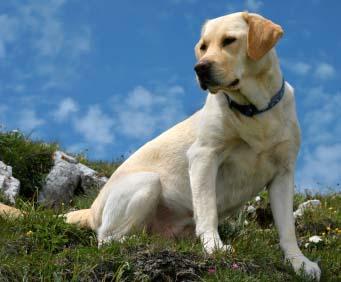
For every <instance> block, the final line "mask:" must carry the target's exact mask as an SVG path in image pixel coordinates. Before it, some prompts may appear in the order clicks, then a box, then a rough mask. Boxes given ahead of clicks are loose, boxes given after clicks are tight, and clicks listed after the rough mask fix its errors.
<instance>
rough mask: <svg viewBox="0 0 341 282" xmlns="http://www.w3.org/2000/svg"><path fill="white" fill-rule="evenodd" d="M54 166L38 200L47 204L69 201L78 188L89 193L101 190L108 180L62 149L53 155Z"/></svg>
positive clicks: (55, 204)
mask: <svg viewBox="0 0 341 282" xmlns="http://www.w3.org/2000/svg"><path fill="white" fill-rule="evenodd" d="M53 158H54V166H53V168H52V169H51V171H50V173H49V174H48V175H47V177H46V179H45V183H44V185H43V188H42V191H41V192H40V194H39V198H38V202H39V203H41V204H44V205H46V206H52V207H56V206H59V205H60V204H62V203H68V202H69V201H70V200H71V199H72V198H73V196H74V194H75V191H76V190H78V189H79V190H81V191H83V192H84V193H89V192H90V191H91V190H94V189H95V190H99V189H100V188H102V186H103V185H104V184H105V183H106V182H107V181H108V179H107V178H106V177H101V176H99V174H98V173H97V172H96V171H95V170H93V169H91V168H89V167H87V166H85V165H83V164H80V163H78V162H77V160H76V159H75V158H74V157H71V156H69V155H67V154H65V153H63V152H61V151H56V152H55V153H54V155H53Z"/></svg>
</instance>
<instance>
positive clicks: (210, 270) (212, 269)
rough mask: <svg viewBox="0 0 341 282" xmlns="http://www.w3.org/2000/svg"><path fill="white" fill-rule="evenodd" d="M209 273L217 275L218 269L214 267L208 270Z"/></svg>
mask: <svg viewBox="0 0 341 282" xmlns="http://www.w3.org/2000/svg"><path fill="white" fill-rule="evenodd" d="M207 272H208V273H215V272H216V269H215V267H214V266H212V267H210V268H209V269H207Z"/></svg>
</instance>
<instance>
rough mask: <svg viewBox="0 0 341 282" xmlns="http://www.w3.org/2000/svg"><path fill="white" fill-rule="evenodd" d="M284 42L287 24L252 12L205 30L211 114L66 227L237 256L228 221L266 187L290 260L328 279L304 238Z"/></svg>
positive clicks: (150, 155)
mask: <svg viewBox="0 0 341 282" xmlns="http://www.w3.org/2000/svg"><path fill="white" fill-rule="evenodd" d="M282 34H283V31H282V28H281V27H280V26H279V25H276V24H274V23H273V22H271V21H269V20H267V19H265V18H263V17H262V16H260V15H257V14H251V13H246V12H245V13H234V14H230V15H227V16H223V17H219V18H216V19H213V20H209V21H208V22H206V23H205V25H204V27H203V29H202V34H201V38H200V40H199V42H198V44H197V45H196V47H195V53H196V57H197V59H198V63H197V65H196V66H195V71H196V74H197V78H198V81H199V83H200V85H201V87H202V88H203V89H204V90H209V94H208V96H207V99H206V102H205V105H204V106H203V108H202V109H201V110H199V111H198V112H196V113H195V114H194V115H192V116H191V117H189V118H188V119H186V120H185V121H183V122H181V123H179V124H177V125H175V126H174V127H172V128H171V129H169V130H168V131H166V132H164V133H163V134H161V135H160V136H158V137H157V138H155V139H154V140H152V141H150V142H148V143H147V144H145V145H144V146H143V147H141V148H140V149H139V150H138V151H137V152H135V153H134V154H133V155H132V156H131V157H130V158H129V159H127V160H126V161H125V162H124V163H123V164H122V165H121V166H120V167H119V168H118V169H117V170H116V171H115V173H114V174H113V175H112V176H111V178H110V180H109V181H108V182H107V184H106V185H105V186H104V187H103V189H102V190H101V192H100V193H99V195H98V197H97V198H96V200H95V201H94V203H93V204H92V206H91V208H90V209H85V210H80V211H75V212H71V213H69V214H68V215H67V221H68V222H69V223H77V224H80V225H82V226H85V227H90V228H92V229H94V230H96V231H97V234H98V241H99V245H101V244H103V243H105V242H109V241H111V240H120V239H122V238H123V237H124V236H125V235H127V234H129V233H130V232H131V231H132V230H133V229H134V230H136V229H138V228H143V227H146V228H148V230H150V231H151V232H158V233H161V234H163V235H165V236H173V235H175V236H176V235H181V234H184V233H186V234H188V233H190V232H191V231H192V232H193V233H194V232H195V234H196V235H197V236H198V237H200V239H201V242H202V244H203V247H204V249H205V251H206V252H208V253H212V252H213V251H214V250H216V249H225V250H226V249H229V246H226V245H224V244H223V242H222V241H221V239H220V237H219V234H218V223H219V219H223V218H224V217H225V216H226V215H228V214H230V213H232V212H233V211H236V210H237V209H238V208H240V207H241V206H242V205H244V204H245V202H246V201H248V200H250V199H251V198H252V197H254V196H255V195H256V194H257V193H258V192H259V191H261V190H262V189H263V188H264V187H267V188H268V189H269V193H270V201H271V207H272V212H273V217H274V220H275V224H276V227H277V229H278V233H279V236H280V245H281V247H282V249H283V251H284V254H285V257H286V259H288V260H289V261H290V262H291V264H292V266H293V268H294V269H295V271H299V269H300V268H301V267H303V269H304V271H305V272H306V273H307V274H309V275H312V276H315V277H316V278H317V279H319V278H320V273H321V272H320V269H319V267H318V265H317V264H316V263H314V262H311V261H310V260H309V259H307V258H306V257H305V256H304V255H303V254H302V252H301V251H300V249H299V247H298V245H297V241H296V236H295V225H294V218H293V194H294V171H295V162H296V157H297V153H298V150H299V146H300V129H299V125H298V122H297V117H296V112H295V101H294V94H293V92H294V91H293V88H292V87H291V86H290V84H288V83H287V82H285V81H284V79H283V76H282V73H281V70H280V67H279V63H278V60H277V56H276V52H275V50H274V49H273V47H274V45H275V44H276V42H277V41H278V40H279V38H280V37H281V36H282Z"/></svg>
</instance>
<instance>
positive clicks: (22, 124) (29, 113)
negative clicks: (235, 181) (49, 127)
mask: <svg viewBox="0 0 341 282" xmlns="http://www.w3.org/2000/svg"><path fill="white" fill-rule="evenodd" d="M44 123H45V121H44V120H43V119H41V118H39V117H37V114H36V112H35V111H34V110H31V109H30V110H23V111H22V112H20V113H19V120H18V128H19V129H20V130H22V131H25V132H29V131H32V130H34V129H36V128H37V127H39V126H41V125H43V124H44Z"/></svg>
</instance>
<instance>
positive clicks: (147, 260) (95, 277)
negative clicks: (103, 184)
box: [0, 132, 341, 281]
mask: <svg viewBox="0 0 341 282" xmlns="http://www.w3.org/2000/svg"><path fill="white" fill-rule="evenodd" d="M56 149H60V148H59V145H58V144H45V143H43V142H39V141H32V140H30V138H28V137H26V136H24V135H22V134H21V133H19V132H9V133H4V132H3V133H0V160H1V161H3V162H5V163H6V164H8V165H11V166H12V167H13V176H14V177H16V178H18V179H19V180H20V182H21V185H22V186H21V192H20V196H19V198H18V199H17V201H16V206H17V207H18V208H20V209H22V210H23V211H24V212H25V216H24V217H22V218H20V219H16V220H10V219H8V218H1V217H0V258H1V259H0V281H21V280H23V281H309V279H308V278H306V277H303V276H296V275H295V274H294V272H293V271H292V270H291V268H290V267H289V266H285V265H284V264H283V257H282V252H281V251H280V248H279V245H278V235H277V232H276V230H275V229H274V226H273V222H272V217H271V212H270V207H269V202H268V195H267V192H266V191H264V192H262V193H261V194H260V200H259V201H256V200H253V201H251V202H250V203H248V204H249V205H252V206H254V207H255V212H253V213H249V212H247V210H246V209H243V210H241V211H240V212H239V213H238V214H236V215H235V216H233V217H231V218H229V219H228V220H226V221H225V223H224V224H222V225H221V226H220V233H221V235H222V238H223V240H225V241H226V242H229V243H230V244H232V245H233V247H234V248H235V252H234V253H233V254H222V253H217V254H216V255H214V256H211V257H208V256H206V255H205V254H204V253H203V252H202V248H201V245H200V244H199V242H198V240H196V239H181V238H179V239H176V240H166V239H164V238H160V237H158V236H150V235H147V234H146V233H144V232H142V233H138V234H136V235H132V236H130V237H129V238H127V240H125V241H124V242H122V243H112V244H110V245H108V246H105V247H103V248H101V249H98V248H97V241H96V236H95V233H94V232H91V231H87V230H82V229H79V228H77V227H76V226H71V225H68V224H66V223H64V222H63V219H62V218H60V217H56V216H55V215H56V214H61V213H64V212H67V211H68V210H69V209H71V208H77V209H78V208H84V207H89V206H90V204H91V202H92V200H93V198H94V197H95V196H96V192H95V191H94V192H93V193H89V194H87V195H84V194H79V195H77V196H76V197H75V198H74V199H73V200H72V201H70V202H69V203H65V204H64V205H62V206H61V207H60V209H59V210H52V209H47V208H43V207H41V206H39V205H37V203H36V199H37V193H38V192H39V190H40V188H41V186H42V183H43V179H44V176H45V175H46V173H47V172H48V170H49V169H50V168H51V166H52V161H51V156H52V153H53V152H54V151H55V150H56ZM76 157H77V159H78V160H79V161H81V162H82V163H84V164H87V165H88V166H90V167H92V168H93V169H95V170H97V171H98V172H99V173H101V174H103V175H106V176H110V175H111V173H112V172H113V171H114V170H115V169H116V168H117V166H118V164H119V162H118V161H116V160H113V161H112V162H110V163H108V162H92V161H89V160H87V159H86V157H85V156H81V155H78V156H76ZM0 197H1V198H0V202H6V199H4V197H3V196H0ZM307 199H319V200H320V201H321V205H320V206H319V207H317V208H315V209H308V210H307V211H306V212H305V213H304V215H303V216H302V217H300V218H298V219H297V221H296V227H297V228H296V230H297V236H298V239H299V244H300V247H301V249H302V251H303V253H304V254H305V255H306V256H307V257H308V258H310V259H312V260H315V261H319V264H320V266H321V269H322V279H321V281H341V211H340V206H341V194H340V193H332V192H331V193H329V194H323V195H310V194H296V195H295V201H294V202H295V203H294V206H295V207H294V208H295V209H296V208H297V206H298V205H299V204H300V203H302V202H304V201H305V200H307ZM313 235H318V236H320V237H321V239H322V241H321V242H319V243H312V242H310V243H309V238H310V237H311V236H313Z"/></svg>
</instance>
